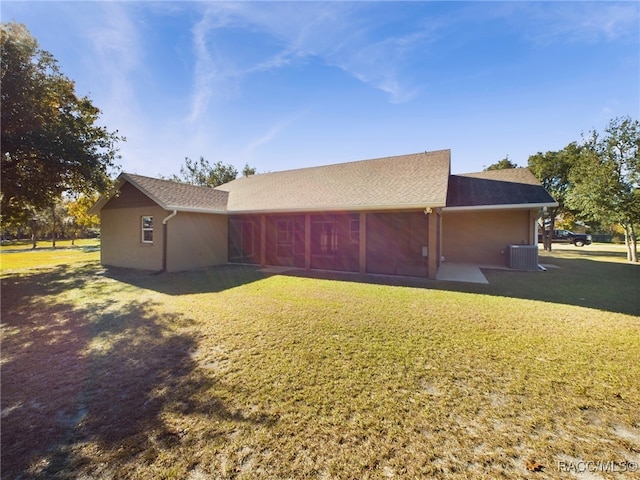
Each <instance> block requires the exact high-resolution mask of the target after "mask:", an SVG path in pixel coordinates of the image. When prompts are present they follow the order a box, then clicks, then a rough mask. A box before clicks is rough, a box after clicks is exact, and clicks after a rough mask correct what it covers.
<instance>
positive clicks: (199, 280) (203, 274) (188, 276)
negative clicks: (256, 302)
mask: <svg viewBox="0 0 640 480" xmlns="http://www.w3.org/2000/svg"><path fill="white" fill-rule="evenodd" d="M104 275H105V276H107V277H109V278H111V279H114V280H117V281H119V282H124V283H127V284H130V285H134V286H136V287H138V288H144V289H149V290H153V291H156V292H160V293H163V294H165V295H187V294H194V293H216V292H222V291H224V290H229V289H231V288H235V287H239V286H242V285H246V284H249V283H253V282H257V281H260V280H263V279H265V278H267V277H268V276H269V275H268V274H266V273H264V272H261V271H260V267H258V266H253V265H221V266H218V267H211V268H205V269H199V270H192V271H186V272H177V273H167V272H149V271H143V270H131V269H127V268H117V267H108V268H107V269H106V270H105V273H104Z"/></svg>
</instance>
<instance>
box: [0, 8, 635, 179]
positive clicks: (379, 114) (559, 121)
mask: <svg viewBox="0 0 640 480" xmlns="http://www.w3.org/2000/svg"><path fill="white" fill-rule="evenodd" d="M0 8H1V11H0V17H1V19H2V22H8V21H16V22H19V23H23V24H25V25H26V26H27V28H28V29H29V31H30V32H31V34H32V35H33V36H34V37H35V38H36V39H37V40H38V43H39V46H40V48H42V49H43V50H46V51H48V52H50V53H51V54H53V56H54V57H55V58H56V59H57V60H58V63H59V66H60V68H61V70H62V72H63V73H64V74H65V75H66V76H67V77H69V78H70V79H72V80H73V81H74V82H75V84H76V93H78V94H80V95H87V96H88V97H89V98H90V99H91V100H92V102H93V104H94V105H95V106H97V107H98V108H100V110H101V112H102V113H101V116H100V119H99V121H98V124H100V125H103V126H106V127H107V129H108V130H110V131H115V130H117V131H118V132H119V134H120V135H123V136H125V137H126V138H127V141H126V142H124V143H121V144H120V154H121V155H122V158H121V159H120V160H119V161H118V163H119V165H120V167H121V169H122V171H125V172H129V173H137V174H140V175H149V176H159V175H161V176H170V175H172V174H177V173H178V172H179V170H180V166H181V165H182V164H183V163H184V159H185V157H189V158H191V159H194V160H197V159H198V158H199V157H204V158H205V159H206V160H207V161H209V162H210V163H214V162H218V161H221V162H223V163H225V164H232V165H234V166H235V167H236V168H237V169H238V170H239V171H241V170H242V168H243V166H244V165H245V164H249V165H250V166H251V167H254V168H256V169H257V171H258V172H259V173H261V172H274V171H279V170H287V169H292V168H301V167H309V166H317V165H326V164H333V163H340V162H348V161H354V160H364V159H370V158H380V157H387V156H394V155H404V154H410V153H417V152H422V151H431V150H441V149H451V157H452V165H451V168H452V173H466V172H476V171H481V170H483V169H484V168H485V167H487V166H489V165H491V164H492V163H495V162H498V161H500V160H501V159H503V158H505V157H506V156H508V157H509V159H510V160H511V161H512V162H514V163H516V164H518V165H520V166H526V164H527V159H528V158H529V156H530V155H533V154H535V153H537V152H546V151H553V150H559V149H562V148H563V147H564V146H566V145H567V144H569V143H570V142H573V141H579V140H580V139H581V135H582V134H583V133H588V132H589V131H591V130H594V129H595V130H597V131H602V130H603V129H604V128H605V127H606V125H607V123H608V122H609V120H610V119H612V118H614V117H618V116H627V115H628V116H631V117H632V118H634V119H639V118H640V98H639V96H640V3H639V2H636V1H629V2H609V1H598V2H578V1H565V2H546V1H545V2H523V1H520V2H516V1H511V2H484V1H476V2H391V1H386V2H364V1H359V2H338V1H332V2H291V3H289V2H271V1H262V2H204V1H199V2H182V1H163V2H151V1H138V2H133V1H112V2H101V1H82V2H71V1H48V2H36V1H24V2H17V1H3V2H2V4H1V6H0Z"/></svg>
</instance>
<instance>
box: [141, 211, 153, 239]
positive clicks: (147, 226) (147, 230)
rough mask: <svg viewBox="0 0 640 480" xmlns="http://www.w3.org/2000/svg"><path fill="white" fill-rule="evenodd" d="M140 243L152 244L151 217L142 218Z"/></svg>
mask: <svg viewBox="0 0 640 480" xmlns="http://www.w3.org/2000/svg"><path fill="white" fill-rule="evenodd" d="M142 243H153V217H152V216H144V217H142Z"/></svg>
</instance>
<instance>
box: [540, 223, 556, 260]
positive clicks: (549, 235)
mask: <svg viewBox="0 0 640 480" xmlns="http://www.w3.org/2000/svg"><path fill="white" fill-rule="evenodd" d="M550 219H551V222H550V223H549V227H550V229H549V231H547V230H544V234H543V235H544V236H543V237H542V239H543V241H544V249H545V250H546V251H547V252H550V251H551V249H552V247H551V245H552V244H553V230H554V229H555V228H556V217H555V215H551V216H550Z"/></svg>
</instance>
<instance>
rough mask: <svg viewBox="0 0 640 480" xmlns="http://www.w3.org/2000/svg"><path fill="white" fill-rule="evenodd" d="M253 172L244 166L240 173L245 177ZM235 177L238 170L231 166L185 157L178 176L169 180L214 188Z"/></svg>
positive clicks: (202, 158) (253, 170) (253, 169)
mask: <svg viewBox="0 0 640 480" xmlns="http://www.w3.org/2000/svg"><path fill="white" fill-rule="evenodd" d="M255 171H256V169H255V168H251V167H249V165H245V167H244V169H243V170H242V173H243V175H244V176H245V177H246V176H249V175H254V174H255ZM237 176H238V170H237V169H236V168H235V167H234V166H233V165H225V164H223V163H222V162H216V163H214V164H213V165H211V164H210V163H209V162H208V161H207V160H205V159H204V157H200V160H199V161H197V162H196V161H193V160H191V159H190V158H189V157H186V158H185V159H184V165H182V166H181V167H180V174H179V175H172V176H171V177H170V179H171V180H174V181H176V182H182V183H190V184H191V185H198V186H201V187H212V188H214V187H217V186H218V185H222V184H223V183H227V182H230V181H232V180H235V179H236V178H237Z"/></svg>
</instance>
